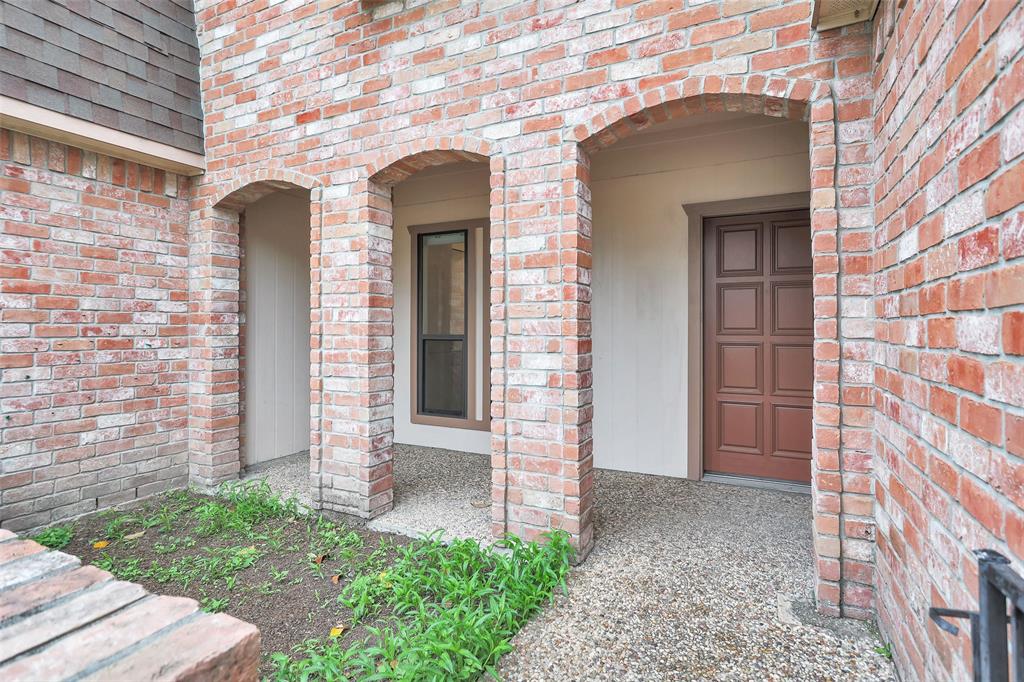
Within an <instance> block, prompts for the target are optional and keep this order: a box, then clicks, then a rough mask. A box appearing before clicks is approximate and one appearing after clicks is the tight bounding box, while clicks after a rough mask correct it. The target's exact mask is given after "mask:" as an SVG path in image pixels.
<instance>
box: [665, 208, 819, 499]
mask: <svg viewBox="0 0 1024 682" xmlns="http://www.w3.org/2000/svg"><path fill="white" fill-rule="evenodd" d="M810 205H811V193H810V192H791V193H788V194H773V195H770V196H761V197H748V198H745V199H727V200H724V201H707V202H701V203H691V204H683V206H682V208H683V213H684V214H686V229H687V257H686V260H687V263H686V267H687V270H686V274H687V291H688V294H687V301H686V308H687V309H686V319H687V333H686V345H687V358H686V368H687V377H690V378H691V380H689V381H687V387H686V415H684V416H685V418H686V441H687V442H686V478H688V479H690V480H692V481H699V480H702V479H703V478H704V219H705V218H722V217H727V216H736V215H744V214H748V213H767V212H770V211H795V210H810ZM812 239H813V234H812ZM693 377H700V381H693V380H692V378H693ZM736 479H737V482H740V481H747V480H758V481H759V479H744V478H742V477H736ZM719 482H720V481H719ZM774 484H775V482H771V481H767V482H766V485H768V486H769V487H773V486H774ZM781 485H783V486H785V487H787V489H788V488H789V487H792V486H799V487H800V488H804V487H806V486H803V485H801V484H799V483H796V484H789V483H782V484H781Z"/></svg>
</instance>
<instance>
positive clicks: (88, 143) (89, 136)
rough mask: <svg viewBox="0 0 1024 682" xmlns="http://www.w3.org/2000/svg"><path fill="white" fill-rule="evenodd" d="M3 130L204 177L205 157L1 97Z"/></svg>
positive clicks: (0, 113) (182, 173)
mask: <svg viewBox="0 0 1024 682" xmlns="http://www.w3.org/2000/svg"><path fill="white" fill-rule="evenodd" d="M0 128H7V129H8V130H13V131H15V132H19V133H26V134H28V135H34V136H36V137H42V138H45V139H48V140H53V141H54V142H61V143H64V144H68V145H71V146H73V147H81V148H82V149H86V150H88V151H93V152H99V153H101V154H107V155H109V156H114V157H117V158H119V159H124V160H126V161H135V162H137V163H140V164H143V165H146V166H152V167H154V168H160V169H163V170H167V171H171V172H173V173H178V174H180V175H202V174H203V173H205V172H206V157H205V156H203V155H202V154H196V153H195V152H190V151H186V150H184V149H178V148H177V147H172V146H171V145H168V144H164V143H162V142H155V141H153V140H147V139H146V138H143V137H139V136H137V135H131V134H129V133H124V132H121V131H120V130H114V129H113V128H108V127H106V126H101V125H99V124H97V123H91V122H89V121H85V120H83V119H80V118H75V117H74V116H68V115H67V114H62V113H59V112H56V111H51V110H49V109H45V108H43V107H40V106H36V105H34V104H29V103H28V102H22V101H21V100H17V99H14V98H11V97H7V96H4V95H0Z"/></svg>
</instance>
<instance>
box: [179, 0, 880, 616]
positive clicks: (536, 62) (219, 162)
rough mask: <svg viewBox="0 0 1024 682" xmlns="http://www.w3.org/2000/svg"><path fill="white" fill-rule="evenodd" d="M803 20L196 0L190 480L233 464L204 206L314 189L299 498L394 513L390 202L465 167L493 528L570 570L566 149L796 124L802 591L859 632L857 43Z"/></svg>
mask: <svg viewBox="0 0 1024 682" xmlns="http://www.w3.org/2000/svg"><path fill="white" fill-rule="evenodd" d="M368 4H374V5H375V7H374V8H373V9H370V8H368V7H367V6H366V5H368ZM409 4H412V3H409ZM811 5H812V3H811V2H810V1H809V0H791V1H788V2H787V1H785V0H777V1H775V0H773V1H771V2H762V1H760V0H758V1H750V0H720V1H717V2H706V3H700V4H697V3H693V6H687V3H684V2H682V1H677V0H654V1H642V2H629V1H627V0H619V1H618V2H613V1H612V0H583V1H581V2H572V1H569V0H543V1H529V2H520V1H518V0H486V1H484V2H458V1H456V0H436V1H432V2H429V3H420V4H417V5H416V6H413V7H408V8H407V7H406V6H405V4H404V3H386V4H383V5H381V4H377V3H361V2H357V1H354V0H337V1H335V2H320V3H302V4H300V5H297V6H296V5H291V4H286V3H275V4H268V3H263V2H241V3H240V2H236V1H234V0H231V1H226V2H220V1H217V0H206V1H202V0H201V1H199V2H197V24H198V26H199V43H200V48H201V52H202V80H203V82H202V88H203V93H204V107H205V115H206V119H205V125H206V146H207V162H208V169H209V172H208V173H207V174H206V175H205V176H204V177H203V178H201V179H200V180H199V181H198V182H197V186H196V192H195V199H194V201H193V204H192V210H193V219H192V224H193V229H194V231H195V235H194V240H193V259H194V260H193V264H194V267H193V277H194V281H196V282H197V283H198V284H199V285H201V287H206V288H203V289H202V290H200V289H197V288H195V287H194V288H193V289H194V290H193V302H194V310H195V311H196V312H197V318H196V319H197V324H196V326H195V327H194V328H195V329H196V330H197V332H198V330H200V329H202V328H207V329H209V330H210V333H209V334H205V335H204V334H198V333H197V334H196V335H195V336H196V339H197V343H198V344H199V347H197V348H195V349H194V352H193V359H194V362H195V365H194V371H193V377H194V379H195V382H194V385H195V386H196V387H197V390H195V391H194V397H195V398H197V399H199V400H198V402H195V403H194V405H195V406H196V407H197V408H201V409H198V410H197V411H196V412H195V413H194V414H193V426H192V433H193V436H194V437H195V441H194V442H195V445H194V448H193V450H194V454H198V453H199V450H198V449H197V448H199V449H201V451H202V452H201V461H202V463H201V466H200V467H199V468H198V469H197V468H196V467H195V466H194V467H193V469H194V470H201V471H203V472H207V473H204V474H203V480H204V481H214V480H217V479H218V478H219V477H220V476H221V475H222V474H223V475H227V474H230V473H231V466H232V459H231V458H232V456H234V458H235V459H234V466H237V449H238V446H237V442H238V438H237V427H238V413H239V407H238V404H237V401H238V397H237V396H238V391H237V386H238V367H237V343H238V340H237V338H238V336H237V330H235V331H232V325H234V326H235V327H237V315H238V307H237V296H235V297H234V299H233V300H232V295H231V288H232V286H234V283H235V282H237V278H238V274H237V271H238V263H237V258H238V252H237V212H238V210H241V209H244V206H241V205H232V206H231V207H228V208H230V209H231V210H233V211H234V212H235V215H234V217H232V216H231V215H229V212H226V211H224V210H223V209H224V208H225V206H223V205H222V204H221V205H218V202H220V201H221V197H223V196H224V187H225V186H226V185H229V184H231V183H236V182H237V181H238V178H240V177H246V176H250V175H252V174H254V173H257V172H261V171H267V170H268V169H269V170H270V171H272V172H275V173H278V174H280V173H284V172H292V171H296V172H299V173H301V174H303V175H304V176H305V177H306V178H307V181H305V182H304V183H294V184H298V185H299V186H304V187H313V186H314V185H315V186H317V187H322V190H320V192H321V196H322V202H316V200H315V201H314V203H315V205H314V210H313V211H312V213H313V222H312V224H311V234H312V235H313V239H312V255H313V257H312V261H311V263H312V267H313V272H312V281H313V288H312V291H311V298H312V299H313V301H314V306H313V325H312V337H313V339H312V342H313V349H314V350H313V354H312V367H311V375H312V376H313V377H314V379H313V382H312V391H313V395H312V397H311V403H312V404H313V406H314V408H313V411H314V414H313V433H312V440H313V448H312V451H311V456H312V460H313V466H314V481H315V482H316V484H317V485H318V486H319V488H318V489H317V490H316V491H315V492H314V495H315V497H316V499H319V500H320V501H321V503H322V504H323V505H324V506H326V507H329V508H332V509H337V510H342V511H350V512H353V513H358V514H361V515H364V516H372V515H375V514H378V513H382V512H384V511H386V510H387V509H389V508H390V506H391V504H392V498H391V456H392V426H391V411H392V408H391V403H392V400H393V395H392V381H391V371H392V364H393V355H392V350H391V334H392V329H391V323H392V318H391V315H392V303H393V298H392V297H393V291H392V288H391V238H390V229H391V220H392V218H391V211H390V199H389V185H390V184H391V183H393V182H396V181H400V179H401V177H402V176H403V174H405V173H407V172H408V171H409V170H410V169H413V170H414V169H415V168H418V167H422V166H424V165H431V164H436V163H443V162H449V161H454V160H458V159H461V158H466V156H467V154H468V155H469V157H470V158H473V159H475V160H481V161H482V160H484V159H486V160H488V161H489V163H490V168H491V187H492V193H491V203H492V207H491V217H492V229H491V234H492V244H491V254H492V280H491V303H492V307H491V353H492V354H491V386H492V453H493V455H492V463H493V464H494V476H493V483H494V491H493V492H494V494H493V501H494V507H493V513H492V518H493V520H494V522H495V527H496V529H497V530H499V531H500V530H505V529H508V530H514V531H516V532H519V533H521V534H523V535H526V536H528V537H532V536H534V535H536V534H538V533H540V532H543V531H545V530H548V529H550V528H565V529H567V530H569V532H570V533H572V535H573V536H574V539H575V542H576V544H577V545H578V546H579V547H580V549H581V550H582V551H583V552H586V551H587V550H588V549H589V547H590V541H591V537H592V507H593V503H594V501H593V495H592V476H591V468H592V456H591V452H592V447H593V442H592V437H591V428H590V415H591V412H592V405H591V390H590V386H591V383H590V382H591V376H590V352H591V350H590V305H589V303H590V294H591V292H590V234H589V229H590V221H589V193H590V187H589V177H588V170H587V169H588V164H589V160H588V157H587V154H588V149H589V147H587V148H584V145H582V144H581V143H584V142H586V140H584V138H583V137H580V134H581V133H580V130H582V131H583V132H582V134H583V135H584V136H592V137H595V138H596V139H599V140H602V139H605V136H606V133H610V134H612V135H617V134H619V133H620V132H623V131H627V132H628V131H629V130H630V129H633V128H636V127H642V126H645V125H648V124H649V123H657V122H659V121H661V120H664V119H665V118H666V117H670V116H674V115H685V114H687V113H691V112H698V111H721V110H746V111H751V112H754V113H768V114H769V115H775V116H784V115H787V112H791V113H792V112H797V111H799V112H801V113H800V114H799V115H798V116H797V117H798V118H799V117H801V116H803V117H805V118H809V119H811V128H812V131H811V137H812V139H811V140H810V144H809V149H812V150H813V151H812V157H813V158H812V159H811V165H812V168H813V169H814V170H813V172H812V177H811V178H809V184H810V186H811V187H813V188H814V198H813V203H814V207H813V208H814V211H815V218H814V223H815V227H814V229H815V238H814V245H815V254H816V258H815V272H816V277H815V315H816V324H815V326H816V334H817V343H816V347H815V357H816V359H817V363H816V387H817V389H816V396H815V398H816V404H815V412H814V415H815V416H814V418H815V436H816V439H817V455H816V463H815V466H816V473H815V497H814V505H815V510H816V513H817V517H816V518H817V522H816V547H817V553H818V564H817V567H818V571H819V576H820V577H821V582H820V584H819V592H818V594H819V599H820V602H821V604H822V606H823V608H824V609H825V610H827V611H829V612H832V613H838V612H839V611H840V603H842V604H843V605H844V607H845V610H844V612H845V613H847V614H849V615H855V616H861V617H866V616H869V615H870V613H871V611H870V609H871V607H872V592H871V588H870V585H871V582H872V561H873V556H872V554H873V547H874V544H873V532H874V526H873V519H872V510H871V500H872V474H871V464H872V458H871V448H872V437H871V419H872V411H871V409H870V399H871V390H870V384H871V379H872V376H871V374H872V372H871V369H872V359H873V358H872V345H871V341H870V337H871V335H872V333H873V328H872V326H871V324H870V321H869V318H870V316H871V314H872V310H871V305H870V297H871V295H872V293H873V292H872V289H873V283H872V280H871V263H870V257H869V253H870V249H871V238H870V237H871V227H872V223H871V210H870V182H871V168H870V162H871V152H870V150H871V126H870V118H869V117H870V113H871V59H870V48H871V46H870V30H869V29H870V27H869V26H868V25H867V24H860V25H858V26H852V27H848V28H844V29H841V30H836V31H830V32H827V33H820V34H819V33H817V32H815V31H813V30H812V29H811V27H810V16H811ZM766 76H773V77H774V78H767V77H766ZM812 93H813V94H814V97H816V98H820V100H818V101H815V102H814V107H813V109H814V111H813V112H812V111H811V109H812V107H811V106H810V102H809V100H810V98H811V97H812ZM595 122H596V123H597V124H598V125H597V126H596V127H595ZM602 125H603V126H606V127H608V128H609V130H602V128H601V126H602ZM598 147H600V145H598ZM450 150H457V151H455V152H452V151H450ZM197 268H199V269H201V270H202V272H200V273H198V274H197ZM209 272H216V273H217V275H216V277H214V278H210V277H209V276H208V273H209ZM232 278H233V279H232ZM214 287H223V290H222V291H220V292H217V291H214V290H213V288H214ZM840 318H842V320H841V319H840ZM204 325H205V327H204ZM232 335H233V337H232ZM218 391H219V392H218ZM232 396H234V397H232ZM232 399H233V400H234V403H233V404H232V402H231V400H232ZM197 461H198V459H197Z"/></svg>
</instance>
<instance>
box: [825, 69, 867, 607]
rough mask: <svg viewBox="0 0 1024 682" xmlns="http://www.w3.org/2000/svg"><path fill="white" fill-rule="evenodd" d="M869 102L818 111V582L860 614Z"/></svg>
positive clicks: (831, 601) (838, 603)
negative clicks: (864, 104) (865, 117)
mask: <svg viewBox="0 0 1024 682" xmlns="http://www.w3.org/2000/svg"><path fill="white" fill-rule="evenodd" d="M846 90H849V91H852V92H858V90H856V89H853V88H847V89H844V91H846ZM867 111H868V109H865V108H864V107H862V106H861V103H860V102H853V103H844V102H843V100H841V99H840V100H839V103H838V105H837V103H836V101H835V100H834V99H833V98H832V97H831V96H827V97H819V98H818V99H816V100H815V102H814V103H813V105H812V109H811V121H810V133H811V221H812V232H813V253H814V273H815V277H814V306H815V310H814V314H815V350H814V354H815V396H814V397H815V408H814V424H815V426H814V445H815V456H814V458H813V462H812V467H813V468H812V486H813V493H814V497H813V500H814V512H815V521H814V526H815V549H816V552H817V578H818V585H817V591H816V592H817V598H818V608H819V610H820V611H821V612H823V613H826V614H829V615H836V616H838V615H844V616H849V617H856V618H870V617H871V614H872V608H873V597H874V595H873V590H872V583H873V572H874V568H873V561H874V521H873V513H874V497H873V486H872V457H873V456H872V452H873V448H872V431H871V426H872V409H871V403H872V395H873V394H872V389H871V382H872V381H873V377H872V371H873V365H872V363H873V361H874V358H873V345H872V342H871V339H872V337H873V334H874V326H873V322H872V319H871V317H872V316H873V314H874V311H873V310H872V291H873V281H872V278H871V276H870V269H871V253H870V250H871V239H870V225H871V215H870V208H869V207H868V204H869V192H868V189H867V187H866V186H865V183H866V182H867V181H868V180H869V178H870V177H871V175H870V167H869V166H868V164H867V161H868V159H869V153H868V150H867V148H868V146H869V135H870V127H868V126H867V123H868V121H867V120H865V119H864V118H863V117H864V116H865V115H866V112H867Z"/></svg>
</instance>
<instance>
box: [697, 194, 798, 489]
mask: <svg viewBox="0 0 1024 682" xmlns="http://www.w3.org/2000/svg"><path fill="white" fill-rule="evenodd" d="M811 283H812V272H811V220H810V214H809V212H808V211H806V210H802V211H786V212H779V213H759V214H754V215H742V216H730V217H725V218H706V219H705V220H704V469H705V470H706V471H708V472H715V473H725V474H738V475H742V476H757V477H761V478H776V479H783V480H788V481H801V482H810V480H811V397H812V393H811V391H812V389H813V379H814V361H813V342H814V328H813V326H814V325H813V321H814V315H813V299H812V295H811Z"/></svg>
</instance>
